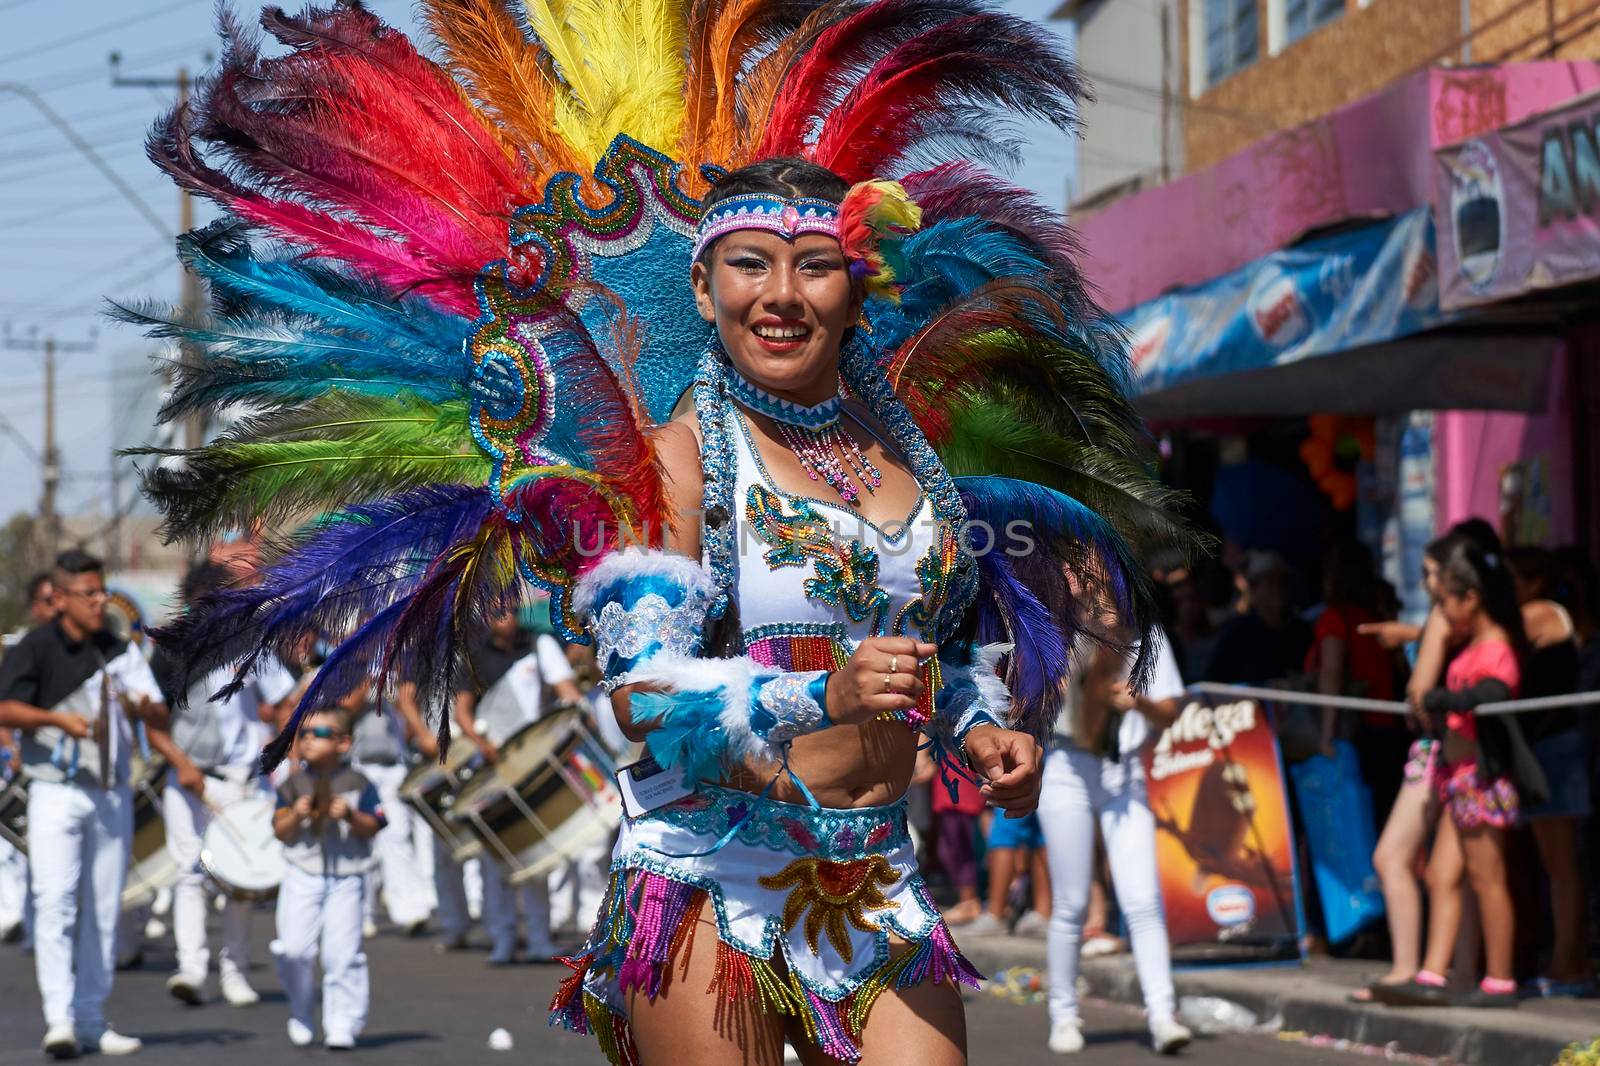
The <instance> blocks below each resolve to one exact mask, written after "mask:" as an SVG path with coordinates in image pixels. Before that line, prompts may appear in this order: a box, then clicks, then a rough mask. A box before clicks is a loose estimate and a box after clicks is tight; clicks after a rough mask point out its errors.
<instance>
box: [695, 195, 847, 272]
mask: <svg viewBox="0 0 1600 1066" xmlns="http://www.w3.org/2000/svg"><path fill="white" fill-rule="evenodd" d="M742 229H759V230H766V231H767V232H769V233H776V234H778V235H779V236H781V237H783V238H785V239H787V240H791V241H792V240H794V239H795V238H796V237H798V236H799V235H800V234H802V233H825V234H827V235H828V236H830V237H833V238H835V239H837V238H838V236H839V205H838V204H833V203H829V202H828V201H827V200H817V199H809V198H808V199H803V200H790V199H788V198H787V197H783V196H773V195H772V194H770V193H743V194H741V195H739V196H730V197H728V198H727V199H726V200H721V201H718V202H717V203H716V204H713V205H712V206H711V208H710V210H708V211H707V212H706V213H705V217H704V218H702V219H701V220H700V226H699V228H698V229H696V230H695V234H694V252H693V254H692V255H690V257H689V259H690V261H691V262H693V261H695V260H697V259H699V258H700V254H701V253H702V252H704V251H705V250H706V249H707V248H708V247H710V246H711V242H712V241H715V240H716V239H717V238H719V237H724V236H727V235H728V234H730V233H732V232H734V231H735V230H742Z"/></svg>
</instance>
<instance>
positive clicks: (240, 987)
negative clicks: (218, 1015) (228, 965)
mask: <svg viewBox="0 0 1600 1066" xmlns="http://www.w3.org/2000/svg"><path fill="white" fill-rule="evenodd" d="M222 998H223V999H225V1000H227V1001H228V1005H229V1006H233V1007H253V1006H255V1005H256V1004H257V1003H260V1002H261V995H260V993H258V992H257V991H256V990H255V989H253V988H251V987H250V982H249V981H247V980H245V977H244V974H242V973H240V972H239V971H237V970H228V971H226V972H225V973H223V975H222Z"/></svg>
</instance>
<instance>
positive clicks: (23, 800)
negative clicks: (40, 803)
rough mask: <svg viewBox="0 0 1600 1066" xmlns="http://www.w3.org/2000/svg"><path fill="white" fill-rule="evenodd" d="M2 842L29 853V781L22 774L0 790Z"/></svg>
mask: <svg viewBox="0 0 1600 1066" xmlns="http://www.w3.org/2000/svg"><path fill="white" fill-rule="evenodd" d="M0 840H4V841H6V842H7V843H8V844H10V845H11V846H12V847H14V848H16V849H17V850H18V851H20V852H22V853H23V854H24V855H26V854H27V853H28V779H27V778H26V777H23V776H22V775H21V774H17V775H16V776H14V777H8V778H6V779H5V787H4V788H0Z"/></svg>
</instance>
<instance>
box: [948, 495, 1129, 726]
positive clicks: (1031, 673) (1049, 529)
mask: <svg viewBox="0 0 1600 1066" xmlns="http://www.w3.org/2000/svg"><path fill="white" fill-rule="evenodd" d="M955 483H956V487H957V489H958V490H959V491H960V492H961V498H962V502H963V503H964V504H965V505H966V508H967V514H968V516H969V518H970V519H971V521H972V522H973V523H979V524H980V526H979V528H988V529H991V530H994V531H995V532H996V543H995V544H994V545H991V546H989V547H990V548H991V549H992V550H990V551H989V552H988V553H987V555H986V556H985V557H980V564H981V565H982V573H983V576H984V588H983V592H985V593H987V594H989V595H990V596H992V597H993V598H994V604H993V607H992V609H991V610H992V612H997V614H996V613H991V614H989V615H987V616H986V615H985V614H983V613H982V611H981V610H980V614H979V626H980V633H981V631H982V629H983V627H984V626H985V625H988V626H991V627H993V626H994V625H995V624H996V623H997V622H999V621H1002V620H1003V621H1004V623H1005V624H1006V625H1009V626H1014V627H1019V628H1021V629H1023V630H1025V632H1010V633H1007V635H1006V637H1005V639H1010V640H1014V641H1015V642H1016V643H1017V647H1018V651H1017V652H1016V653H1014V654H1013V656H1012V661H1011V664H1010V666H1009V668H1008V669H1007V681H1008V683H1009V684H1010V685H1011V686H1012V691H1013V693H1014V694H1017V695H1018V701H1019V703H1022V704H1024V705H1027V704H1028V703H1029V701H1028V700H1027V699H1025V698H1024V697H1023V696H1022V695H1021V694H1020V693H1019V692H1018V690H1019V688H1020V689H1022V690H1024V691H1025V692H1027V693H1029V694H1030V695H1032V696H1033V697H1034V698H1036V699H1038V700H1040V701H1042V702H1040V703H1037V704H1033V705H1032V706H1031V707H1030V708H1029V709H1030V710H1033V711H1034V712H1035V713H1037V714H1043V715H1049V714H1050V713H1051V711H1052V709H1053V708H1052V707H1051V706H1050V705H1051V703H1052V702H1053V700H1052V697H1051V695H1050V694H1051V692H1052V691H1053V687H1054V685H1055V683H1056V682H1057V681H1059V680H1060V679H1061V678H1062V677H1064V676H1065V673H1066V669H1067V664H1066V661H1065V656H1066V651H1067V649H1070V647H1071V646H1072V641H1073V638H1074V637H1075V636H1076V635H1077V634H1078V633H1080V632H1083V633H1087V634H1088V635H1090V636H1092V637H1095V638H1096V639H1098V640H1101V641H1102V642H1105V643H1109V644H1113V645H1114V646H1118V647H1122V648H1131V647H1132V646H1134V645H1135V644H1137V647H1138V654H1137V656H1136V657H1135V661H1134V663H1133V666H1132V669H1131V671H1130V676H1131V678H1132V680H1133V683H1134V684H1135V686H1136V687H1137V686H1138V685H1141V684H1142V683H1143V682H1144V681H1145V680H1146V678H1147V677H1148V673H1149V670H1150V667H1151V664H1152V662H1153V658H1152V649H1153V648H1154V646H1155V645H1154V642H1153V641H1151V640H1148V639H1146V638H1148V637H1149V635H1150V633H1151V632H1152V630H1153V629H1154V628H1155V626H1156V624H1157V621H1156V620H1157V611H1156V606H1155V599H1154V594H1153V592H1152V590H1151V587H1150V579H1149V576H1148V575H1147V574H1146V573H1145V571H1144V569H1143V567H1142V566H1141V565H1140V563H1139V560H1138V558H1137V557H1136V556H1135V555H1134V552H1133V550H1132V548H1130V547H1129V545H1128V543H1127V541H1125V540H1124V539H1123V538H1122V537H1121V535H1119V534H1118V533H1117V531H1116V529H1115V528H1113V527H1112V525H1111V524H1110V523H1109V522H1107V521H1106V520H1105V519H1104V518H1102V517H1101V516H1100V515H1099V514H1097V513H1095V512H1094V511H1093V510H1091V509H1090V508H1088V507H1086V506H1084V505H1083V504H1082V503H1080V502H1078V501H1077V500H1075V499H1073V498H1072V497H1071V496H1068V495H1066V494H1065V493H1062V492H1058V491H1056V490H1055V489H1051V488H1047V487H1045V486H1043V485H1036V484H1034V483H1033V482H1031V481H1021V480H1018V479H1016V478H1008V477H999V476H985V477H958V478H956V479H955ZM1017 523H1021V525H1020V526H1018V525H1017ZM1014 531H1016V532H1019V533H1021V534H1022V535H1021V536H1014V535H1013V532H1014ZM977 547H979V548H980V549H981V548H983V547H984V545H981V544H980V545H977ZM1069 573H1070V574H1071V575H1072V576H1073V577H1074V578H1075V579H1076V580H1077V582H1078V585H1079V588H1085V587H1101V586H1103V587H1101V588H1100V591H1101V592H1102V594H1103V595H1104V597H1105V599H1106V601H1107V605H1108V606H1109V607H1110V608H1111V609H1112V610H1113V611H1114V612H1115V614H1116V616H1117V618H1118V619H1119V620H1120V621H1121V622H1122V623H1123V624H1124V625H1126V626H1127V627H1128V629H1129V631H1130V632H1129V633H1128V634H1127V635H1126V637H1125V638H1124V637H1120V636H1118V635H1115V634H1107V633H1104V632H1103V631H1102V630H1101V627H1099V626H1091V625H1084V624H1083V623H1084V621H1086V619H1085V618H1084V617H1083V615H1084V613H1085V610H1086V609H1087V608H1090V605H1089V604H1087V603H1081V602H1080V597H1079V596H1078V595H1077V593H1076V592H1075V590H1074V589H1073V588H1072V587H1071V585H1070V584H1069V582H1068V576H1067V575H1068V574H1069ZM1047 619H1048V620H1051V621H1050V623H1049V624H1048V625H1047V624H1046V622H1045V620H1047ZM982 639H984V640H986V641H989V640H993V639H996V637H995V636H993V635H990V636H983V638H982ZM1058 649H1059V651H1058Z"/></svg>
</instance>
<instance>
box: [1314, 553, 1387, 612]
mask: <svg viewBox="0 0 1600 1066" xmlns="http://www.w3.org/2000/svg"><path fill="white" fill-rule="evenodd" d="M1322 576H1323V580H1324V581H1325V582H1326V583H1327V600H1328V602H1329V603H1330V604H1350V605H1351V606H1354V607H1365V608H1367V609H1368V610H1371V609H1372V608H1373V607H1374V606H1376V604H1377V586H1376V581H1377V574H1375V573H1374V572H1373V566H1372V550H1371V549H1370V548H1368V547H1367V546H1366V545H1365V544H1362V543H1361V542H1360V541H1357V540H1342V541H1338V542H1337V543H1335V544H1333V545H1332V546H1331V547H1329V549H1328V554H1327V555H1326V556H1325V557H1324V558H1323V560H1322Z"/></svg>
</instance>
